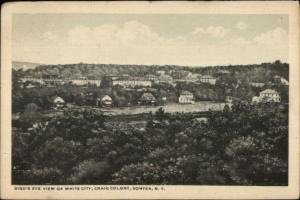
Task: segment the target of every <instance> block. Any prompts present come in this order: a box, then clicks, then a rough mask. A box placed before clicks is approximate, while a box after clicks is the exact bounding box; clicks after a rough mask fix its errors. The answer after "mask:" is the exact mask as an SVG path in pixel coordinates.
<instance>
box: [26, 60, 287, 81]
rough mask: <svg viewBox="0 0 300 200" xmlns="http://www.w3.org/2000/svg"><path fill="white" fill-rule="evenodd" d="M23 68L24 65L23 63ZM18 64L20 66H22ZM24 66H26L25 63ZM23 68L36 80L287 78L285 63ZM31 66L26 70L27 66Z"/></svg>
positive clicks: (89, 65) (82, 64)
mask: <svg viewBox="0 0 300 200" xmlns="http://www.w3.org/2000/svg"><path fill="white" fill-rule="evenodd" d="M23 65H24V64H23ZM23 65H21V66H23ZM25 65H26V64H25ZM37 65H39V64H33V65H27V66H28V67H27V69H28V70H27V71H26V72H25V73H24V75H28V76H33V77H40V75H59V76H61V77H62V78H70V77H72V76H74V75H76V76H87V77H91V76H93V77H95V78H103V76H107V75H117V76H118V75H124V74H129V75H130V76H145V75H147V74H156V73H157V71H158V70H163V71H165V72H166V74H171V73H172V71H174V70H175V71H176V70H186V71H190V72H192V73H197V74H202V75H214V74H215V73H216V72H218V71H220V70H221V71H222V70H226V71H229V72H230V73H231V74H232V77H235V78H237V79H240V80H243V81H246V80H247V81H252V82H267V81H270V80H272V79H273V77H274V76H275V75H278V76H281V77H284V78H285V79H287V80H288V79H289V64H287V63H281V62H280V61H276V62H273V63H261V64H249V65H229V66H228V65H227V66H214V67H208V66H206V67H205V66H203V67H188V66H176V65H163V66H159V65H118V64H86V63H77V64H64V65H39V66H37ZM30 66H32V67H34V68H33V69H29V67H30Z"/></svg>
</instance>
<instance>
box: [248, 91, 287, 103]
mask: <svg viewBox="0 0 300 200" xmlns="http://www.w3.org/2000/svg"><path fill="white" fill-rule="evenodd" d="M280 101H281V97H280V95H279V93H278V92H277V91H275V90H272V89H266V90H264V91H261V92H260V93H259V97H258V96H254V97H253V98H252V102H280Z"/></svg>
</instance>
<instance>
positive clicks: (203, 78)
mask: <svg viewBox="0 0 300 200" xmlns="http://www.w3.org/2000/svg"><path fill="white" fill-rule="evenodd" d="M199 81H200V82H202V83H209V84H212V85H215V84H216V81H217V79H216V78H215V77H213V76H210V75H204V76H201V77H199Z"/></svg>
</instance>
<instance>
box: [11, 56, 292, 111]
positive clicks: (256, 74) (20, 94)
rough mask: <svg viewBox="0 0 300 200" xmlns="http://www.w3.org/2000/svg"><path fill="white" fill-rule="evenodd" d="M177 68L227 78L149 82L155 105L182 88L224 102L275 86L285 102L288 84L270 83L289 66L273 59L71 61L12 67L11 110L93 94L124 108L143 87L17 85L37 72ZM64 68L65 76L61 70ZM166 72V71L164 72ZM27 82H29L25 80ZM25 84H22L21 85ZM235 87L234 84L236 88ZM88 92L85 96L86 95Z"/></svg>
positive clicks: (84, 100) (85, 99)
mask: <svg viewBox="0 0 300 200" xmlns="http://www.w3.org/2000/svg"><path fill="white" fill-rule="evenodd" d="M159 69H160V70H174V69H176V70H179V69H185V70H189V71H191V72H193V73H201V74H213V73H215V72H217V71H218V70H221V69H222V70H224V69H226V70H229V71H230V72H231V74H232V75H231V76H232V77H231V79H230V81H227V82H217V84H216V85H210V84H206V83H192V82H191V83H186V82H181V83H177V85H176V86H173V85H170V84H166V83H158V84H153V86H152V88H151V89H150V88H146V90H147V91H151V93H152V94H153V95H154V96H155V97H156V98H157V101H158V102H159V104H163V102H161V99H162V98H163V97H166V103H174V102H177V99H178V96H179V94H180V93H181V92H182V91H183V90H188V91H190V92H192V93H193V95H194V97H195V100H196V101H216V102H224V99H225V97H226V96H227V95H229V96H234V97H235V98H237V99H240V100H246V101H251V99H252V97H253V96H255V95H259V92H261V91H262V90H264V89H275V90H276V91H278V92H279V94H280V96H281V98H282V102H284V103H287V102H288V86H283V85H274V84H273V78H274V76H275V75H279V76H281V77H284V78H286V79H287V80H288V73H289V65H288V64H286V63H281V62H280V61H276V62H274V63H262V64H260V65H244V66H216V67H203V68H191V67H180V66H142V65H141V66H138V65H130V66H126V65H92V64H83V63H81V64H73V65H53V66H43V65H41V66H39V67H37V68H36V69H29V70H27V71H22V70H13V72H12V77H13V93H12V104H13V105H12V111H13V112H14V113H17V112H23V111H24V110H25V109H26V106H27V105H28V104H32V103H34V104H36V105H37V106H38V107H39V108H40V109H42V110H45V109H49V108H51V99H50V97H52V96H60V97H62V98H63V99H64V100H65V101H66V103H72V104H76V105H78V106H84V105H85V106H95V105H96V99H97V97H99V96H101V95H104V94H105V95H110V96H111V97H112V99H113V101H114V106H116V107H124V106H129V105H134V104H135V103H136V101H137V99H138V98H139V97H140V96H141V95H142V91H138V90H139V89H145V88H143V87H136V88H132V89H131V90H128V89H124V88H123V87H119V86H114V87H111V88H101V87H100V88H99V87H96V86H89V87H78V86H74V85H68V84H67V85H62V86H56V87H52V88H48V87H44V86H41V87H36V88H28V89H27V88H20V85H19V84H18V80H19V79H20V77H23V76H26V75H32V76H38V75H41V74H61V75H62V76H71V74H78V73H79V74H80V75H83V76H85V75H86V76H88V75H89V74H93V76H98V75H99V77H98V78H101V77H102V76H104V75H107V74H110V75H112V74H115V75H123V74H125V73H127V74H130V75H131V76H134V75H136V76H138V75H142V74H144V75H145V74H151V73H155V71H156V70H159ZM65 71H67V72H68V73H67V74H68V75H67V74H66V73H65ZM166 72H167V73H169V72H170V71H166ZM250 82H262V83H265V86H263V87H259V88H257V87H252V86H251V85H250ZM28 84H29V83H28ZM25 86H26V85H25ZM237 86H238V87H237ZM88 94H89V96H87V95H88Z"/></svg>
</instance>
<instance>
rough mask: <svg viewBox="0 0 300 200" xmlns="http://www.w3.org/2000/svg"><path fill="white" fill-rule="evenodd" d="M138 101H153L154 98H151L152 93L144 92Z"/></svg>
mask: <svg viewBox="0 0 300 200" xmlns="http://www.w3.org/2000/svg"><path fill="white" fill-rule="evenodd" d="M139 99H140V100H155V97H154V96H153V94H152V93H150V92H145V93H143V94H142V95H141V97H140V98H139Z"/></svg>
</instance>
